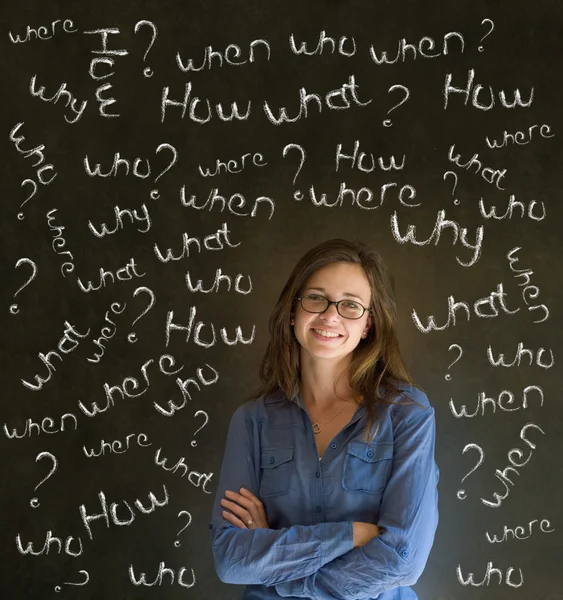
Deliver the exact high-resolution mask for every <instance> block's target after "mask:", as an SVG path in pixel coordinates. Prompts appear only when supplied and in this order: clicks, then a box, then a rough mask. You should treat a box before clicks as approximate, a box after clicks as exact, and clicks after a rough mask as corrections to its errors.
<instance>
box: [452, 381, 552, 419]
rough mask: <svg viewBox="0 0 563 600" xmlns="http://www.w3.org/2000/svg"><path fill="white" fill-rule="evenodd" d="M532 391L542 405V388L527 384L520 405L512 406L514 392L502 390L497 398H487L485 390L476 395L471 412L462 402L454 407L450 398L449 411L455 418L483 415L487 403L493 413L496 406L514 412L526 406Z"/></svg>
mask: <svg viewBox="0 0 563 600" xmlns="http://www.w3.org/2000/svg"><path fill="white" fill-rule="evenodd" d="M532 392H534V394H533V399H534V400H535V399H538V400H539V405H540V406H543V399H544V395H543V389H542V388H541V387H540V386H539V385H528V386H526V387H525V388H524V389H523V390H522V405H521V406H514V394H513V393H512V392H511V391H509V390H502V392H500V394H499V395H498V398H494V397H493V398H489V397H487V394H486V392H479V395H478V397H477V407H476V408H475V412H474V413H472V414H470V413H469V412H468V411H467V407H466V405H465V404H462V405H461V409H459V410H458V409H457V408H456V407H455V404H454V401H453V399H451V398H450V411H451V413H452V415H453V416H454V417H455V418H456V419H461V418H462V417H469V418H472V417H475V416H477V415H479V414H480V415H481V416H482V417H484V416H485V410H486V407H487V405H489V406H490V407H491V409H492V412H493V413H496V411H497V406H498V408H499V409H500V410H501V411H503V412H514V411H516V410H520V409H521V408H524V409H525V408H528V394H530V393H532ZM538 394H539V396H538Z"/></svg>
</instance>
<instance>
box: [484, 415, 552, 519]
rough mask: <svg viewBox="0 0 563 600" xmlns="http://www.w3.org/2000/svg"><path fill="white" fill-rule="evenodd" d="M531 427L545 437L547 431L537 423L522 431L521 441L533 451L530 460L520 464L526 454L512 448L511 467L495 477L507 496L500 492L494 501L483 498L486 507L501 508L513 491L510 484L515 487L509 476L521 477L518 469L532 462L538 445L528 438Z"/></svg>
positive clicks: (495, 493)
mask: <svg viewBox="0 0 563 600" xmlns="http://www.w3.org/2000/svg"><path fill="white" fill-rule="evenodd" d="M530 427H534V428H535V429H539V430H540V431H541V433H542V434H543V435H545V431H544V430H543V429H542V428H541V427H540V426H539V425H536V424H535V423H526V425H524V427H522V429H521V430H520V439H522V440H523V441H524V442H525V443H526V444H527V445H528V446H530V448H531V449H532V451H530V453H529V456H528V458H526V460H524V461H523V462H519V461H520V460H522V458H523V457H524V453H523V452H522V450H520V448H512V450H510V451H509V452H508V462H509V463H510V465H508V466H507V467H506V468H505V469H504V470H503V471H500V470H499V469H497V470H496V471H495V477H496V478H497V479H498V480H499V481H500V482H501V483H502V484H503V485H504V489H505V494H504V496H501V495H500V494H499V493H498V492H494V494H493V498H494V501H492V500H485V498H481V502H482V503H483V504H484V505H485V506H490V507H493V508H498V507H499V506H501V505H502V503H503V501H504V500H506V498H508V495H509V494H510V491H511V489H510V488H509V487H508V484H510V485H511V486H514V482H513V481H512V480H511V479H510V478H509V477H508V475H509V474H510V472H512V473H514V475H520V473H519V472H518V471H517V469H520V468H522V467H524V466H526V465H527V464H528V462H530V459H531V458H532V455H533V450H535V449H536V444H534V443H533V442H530V440H528V439H527V438H526V435H527V431H528V429H529V428H530ZM512 476H513V475H512Z"/></svg>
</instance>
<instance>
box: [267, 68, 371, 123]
mask: <svg viewBox="0 0 563 600" xmlns="http://www.w3.org/2000/svg"><path fill="white" fill-rule="evenodd" d="M357 88H358V84H357V83H356V77H355V76H354V75H350V77H349V78H348V83H344V84H342V86H341V87H339V88H336V89H334V90H331V91H330V92H328V93H327V94H326V95H325V96H324V98H323V97H322V96H321V95H320V94H315V93H311V94H309V93H307V90H306V89H305V88H304V87H302V88H300V90H299V112H298V113H297V114H296V116H295V117H290V116H289V115H288V113H287V108H286V107H285V106H282V107H281V108H280V109H278V111H277V113H278V114H277V116H275V115H274V113H273V111H272V109H271V108H270V105H269V104H268V101H267V100H264V105H263V108H264V113H265V114H266V117H267V118H268V121H270V123H272V124H273V125H281V124H282V123H295V122H296V121H298V120H299V119H301V118H303V117H304V118H305V119H306V118H307V117H308V116H309V103H310V102H313V104H314V105H316V107H317V108H318V111H319V113H321V112H322V110H323V105H324V106H326V107H327V108H328V109H329V110H347V109H349V108H350V107H351V106H352V104H351V102H352V103H353V104H355V105H356V106H367V105H368V104H371V99H369V100H368V101H367V102H362V101H361V100H360V99H359V98H358V91H357ZM348 92H349V95H350V98H348Z"/></svg>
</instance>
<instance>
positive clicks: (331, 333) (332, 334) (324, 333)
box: [313, 329, 342, 338]
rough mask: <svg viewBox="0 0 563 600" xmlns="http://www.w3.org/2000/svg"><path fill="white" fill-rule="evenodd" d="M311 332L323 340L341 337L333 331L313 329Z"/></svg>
mask: <svg viewBox="0 0 563 600" xmlns="http://www.w3.org/2000/svg"><path fill="white" fill-rule="evenodd" d="M313 331H314V332H315V333H316V334H317V335H321V336H322V337H325V338H339V337H342V336H341V335H340V334H339V333H335V332H334V331H325V330H324V329H313Z"/></svg>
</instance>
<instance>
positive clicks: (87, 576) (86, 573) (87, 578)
mask: <svg viewBox="0 0 563 600" xmlns="http://www.w3.org/2000/svg"><path fill="white" fill-rule="evenodd" d="M78 572H79V573H84V575H86V580H85V581H84V582H82V583H73V582H72V581H65V582H64V583H63V585H86V584H87V583H88V582H89V581H90V575H88V571H85V570H84V569H82V570H80V571H78ZM61 590H62V588H61V586H60V585H56V586H55V592H60V591H61Z"/></svg>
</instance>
